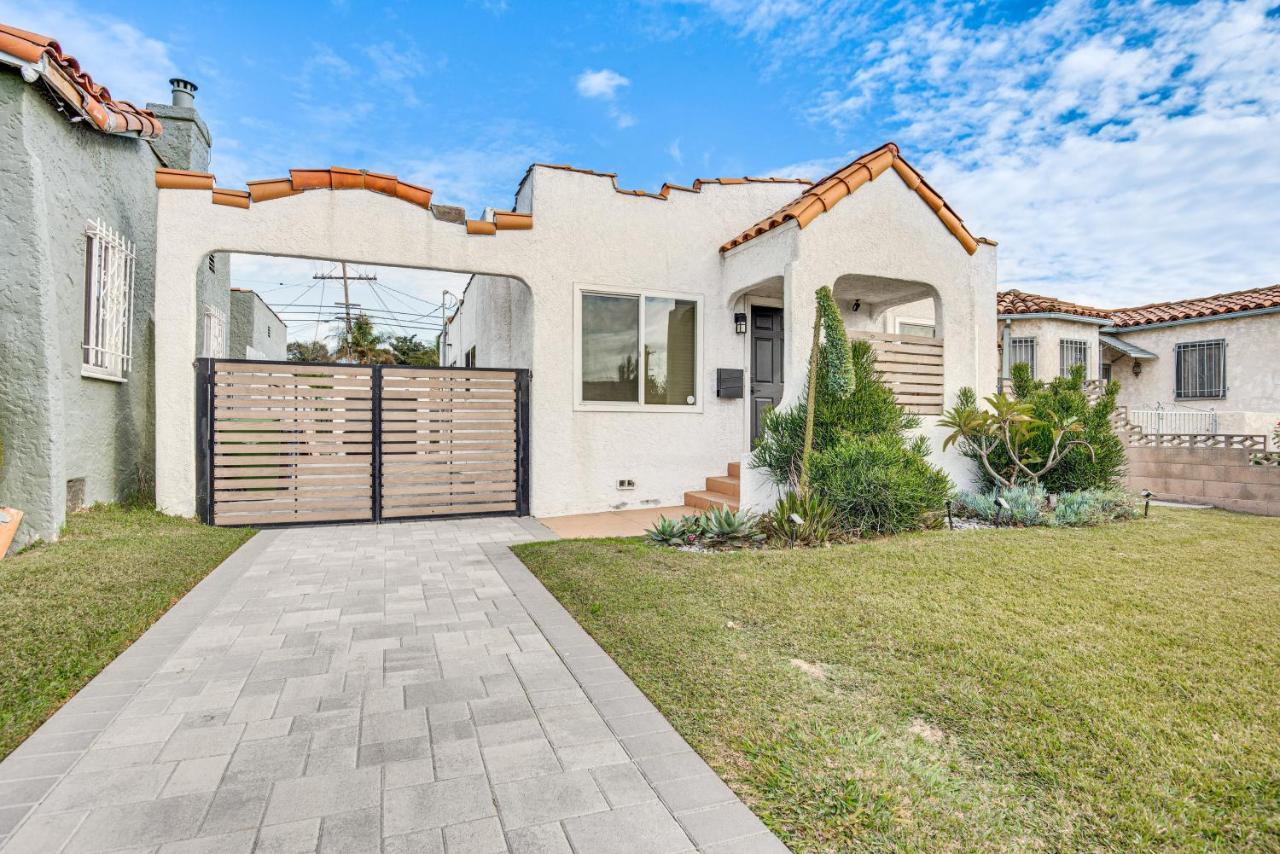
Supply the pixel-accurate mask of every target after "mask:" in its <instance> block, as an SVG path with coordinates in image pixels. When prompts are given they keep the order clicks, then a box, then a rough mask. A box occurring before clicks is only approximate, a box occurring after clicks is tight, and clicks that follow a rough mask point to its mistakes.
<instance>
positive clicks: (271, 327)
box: [226, 288, 289, 362]
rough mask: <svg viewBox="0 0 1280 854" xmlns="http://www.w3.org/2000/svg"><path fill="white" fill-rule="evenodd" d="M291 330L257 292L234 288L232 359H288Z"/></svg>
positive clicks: (231, 333) (232, 297) (230, 348)
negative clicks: (288, 339)
mask: <svg viewBox="0 0 1280 854" xmlns="http://www.w3.org/2000/svg"><path fill="white" fill-rule="evenodd" d="M288 333H289V331H288V329H287V328H286V327H285V323H284V321H283V320H281V319H280V317H279V316H278V315H277V314H276V313H275V311H274V310H272V308H271V306H269V305H267V304H266V303H265V302H263V300H262V297H260V296H258V294H257V293H256V292H255V291H251V290H248V289H247V288H232V289H231V320H230V329H229V346H228V348H227V353H226V355H227V356H228V357H229V358H232V359H265V360H268V361H276V362H278V361H283V360H285V359H286V358H288V341H287V338H288Z"/></svg>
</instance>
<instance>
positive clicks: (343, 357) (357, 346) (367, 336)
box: [334, 314, 396, 365]
mask: <svg viewBox="0 0 1280 854" xmlns="http://www.w3.org/2000/svg"><path fill="white" fill-rule="evenodd" d="M386 343H387V336H385V335H383V334H381V333H379V332H378V331H377V330H376V329H374V327H373V321H372V320H370V319H369V315H367V314H361V315H359V316H358V317H356V319H355V320H353V321H351V328H350V329H349V330H344V331H343V333H342V337H341V338H340V339H339V340H338V347H337V349H336V350H335V351H334V356H336V357H337V359H338V360H339V361H341V362H355V363H356V364H358V365H390V364H394V363H395V361H396V357H395V354H394V353H392V352H391V351H390V350H388V349H386V348H384V347H383V346H382V345H383V344H386Z"/></svg>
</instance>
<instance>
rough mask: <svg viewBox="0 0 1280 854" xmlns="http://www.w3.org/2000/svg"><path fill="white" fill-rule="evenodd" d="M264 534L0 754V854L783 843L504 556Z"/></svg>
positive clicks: (389, 530) (499, 545)
mask: <svg viewBox="0 0 1280 854" xmlns="http://www.w3.org/2000/svg"><path fill="white" fill-rule="evenodd" d="M547 536H551V535H550V533H549V532H548V531H547V530H546V529H545V528H542V526H540V525H539V524H537V523H536V522H534V521H533V520H528V519H512V518H489V519H466V520H447V521H444V520H442V521H432V522H403V523H394V524H384V525H351V526H332V527H315V528H295V529H289V530H274V531H266V532H263V533H260V534H258V535H257V536H256V537H254V538H253V539H252V540H250V541H249V543H247V544H246V545H245V546H244V547H243V548H241V549H240V551H238V552H237V553H236V554H235V555H233V556H232V557H231V558H230V559H228V560H227V561H226V562H225V563H224V564H223V565H222V566H220V567H218V569H216V570H214V572H213V573H211V574H210V575H209V576H208V577H207V578H206V579H205V580H204V581H202V582H201V583H200V584H199V585H197V587H196V588H195V589H194V590H193V591H192V592H191V593H190V594H188V595H187V596H186V597H185V598H184V599H183V600H182V601H181V602H179V603H178V604H177V605H176V606H174V608H173V609H172V610H170V612H169V613H168V614H166V615H165V616H164V617H163V618H162V619H161V620H160V621H159V622H157V623H156V625H155V626H153V627H152V628H151V630H150V631H148V632H147V633H146V634H145V635H143V637H142V638H140V639H139V640H138V642H137V643H135V644H134V645H133V646H132V647H130V649H129V650H127V651H126V652H125V653H124V654H123V655H121V656H120V657H119V658H118V659H117V660H116V661H115V662H113V663H112V664H111V665H110V666H108V667H107V668H106V669H105V670H104V671H103V672H102V673H101V674H100V675H99V676H98V677H97V678H96V679H94V680H93V681H92V682H91V683H90V684H89V685H88V686H86V687H85V689H84V690H83V691H81V692H80V694H79V695H77V696H76V697H75V698H73V699H72V700H71V701H70V702H69V703H67V705H66V706H65V707H64V708H63V709H61V710H60V711H59V712H58V713H57V714H56V715H54V716H53V717H52V718H51V719H50V720H49V721H48V722H47V723H46V724H45V725H44V726H43V727H42V728H41V729H40V730H39V731H38V732H37V733H35V734H34V735H33V736H32V737H31V738H30V739H28V740H27V741H26V742H25V743H24V744H22V745H21V746H20V747H19V748H18V749H17V750H16V751H14V753H13V754H12V755H11V756H9V757H8V758H7V759H6V760H5V761H4V762H0V851H3V852H4V854H24V852H39V854H53V853H54V852H83V854H94V852H108V851H129V852H148V854H168V852H196V851H199V852H224V851H225V852H246V854H247V852H254V851H260V852H276V851H279V852H329V851H355V852H363V851H369V852H378V851H379V850H381V851H382V852H411V851H412V852H419V851H439V852H446V851H447V852H458V851H516V852H570V851H572V852H577V854H590V852H596V851H601V852H604V851H608V852H613V851H635V852H680V851H694V850H704V851H734V850H751V851H757V850H758V851H785V850H786V849H785V848H784V847H783V846H782V844H781V843H780V842H778V840H777V839H776V838H774V837H773V836H772V835H771V834H769V832H768V831H767V830H766V829H765V827H764V825H763V824H762V823H761V822H760V821H759V820H758V819H757V818H756V817H755V816H754V815H752V814H751V812H750V810H748V809H747V808H746V807H745V806H743V805H742V803H741V802H740V801H738V799H737V798H736V797H734V795H733V793H732V792H731V791H730V790H729V789H728V787H727V786H725V785H724V784H723V783H722V782H721V781H720V780H719V778H718V777H716V775H715V774H714V773H713V772H712V771H711V770H710V769H709V768H708V767H707V765H706V764H705V763H704V762H703V761H702V760H701V759H700V758H699V757H698V756H697V754H696V753H694V752H693V750H692V749H691V748H690V747H689V746H688V744H686V743H685V742H684V740H683V739H682V738H681V737H680V736H679V735H678V734H677V733H676V732H675V731H674V730H673V729H672V728H671V727H670V725H669V724H668V723H667V722H666V720H665V719H664V718H663V717H662V715H661V714H660V713H658V711H657V709H655V708H654V707H653V705H652V704H651V703H649V701H648V700H647V699H646V698H645V697H644V695H643V694H642V693H641V692H640V690H639V689H638V688H636V686H635V685H634V684H633V683H632V682H631V680H630V679H628V678H627V676H626V674H624V673H623V672H622V670H621V669H620V668H618V666H617V665H616V664H614V662H613V661H612V660H611V659H610V658H609V657H608V656H607V655H605V654H604V652H603V651H602V650H601V649H600V647H599V646H598V645H597V644H596V643H595V641H593V640H592V639H591V637H590V636H589V635H587V633H586V632H585V631H584V630H583V629H582V628H581V627H580V626H579V625H578V624H577V623H576V622H575V621H574V620H573V618H572V617H571V616H570V615H569V614H568V612H566V611H565V610H564V609H563V608H562V607H561V606H560V604H559V603H558V602H556V600H555V598H554V597H552V596H551V594H550V593H548V592H547V590H546V589H545V588H544V587H543V586H542V585H541V584H540V583H539V582H538V581H537V579H535V578H534V577H533V576H532V575H531V574H530V573H529V571H528V570H527V569H526V568H525V567H524V565H523V564H521V563H520V561H519V560H517V559H516V558H515V556H514V555H512V553H511V551H510V550H509V549H508V548H507V545H508V544H510V543H514V542H519V541H527V540H530V539H536V538H541V537H547Z"/></svg>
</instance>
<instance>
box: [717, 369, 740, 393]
mask: <svg viewBox="0 0 1280 854" xmlns="http://www.w3.org/2000/svg"><path fill="white" fill-rule="evenodd" d="M716 397H723V398H738V397H742V368H716Z"/></svg>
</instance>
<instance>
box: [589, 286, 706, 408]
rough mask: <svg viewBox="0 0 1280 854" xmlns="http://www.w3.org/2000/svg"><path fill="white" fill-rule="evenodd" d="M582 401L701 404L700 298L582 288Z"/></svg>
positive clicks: (625, 405) (612, 403) (677, 404)
mask: <svg viewBox="0 0 1280 854" xmlns="http://www.w3.org/2000/svg"><path fill="white" fill-rule="evenodd" d="M580 299H581V302H580V311H579V317H580V323H581V326H580V328H579V330H578V333H579V359H580V363H579V370H580V388H579V393H580V400H581V402H582V403H584V404H588V405H590V404H599V405H601V406H604V407H609V406H611V405H617V406H619V407H620V408H627V405H628V404H630V405H632V406H635V407H641V406H643V407H664V408H665V407H672V408H686V407H692V406H696V405H697V404H698V309H699V306H698V301H697V300H696V299H683V298H681V297H678V296H668V295H665V294H646V293H634V294H627V293H608V292H594V291H583V292H582V293H581V297H580Z"/></svg>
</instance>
